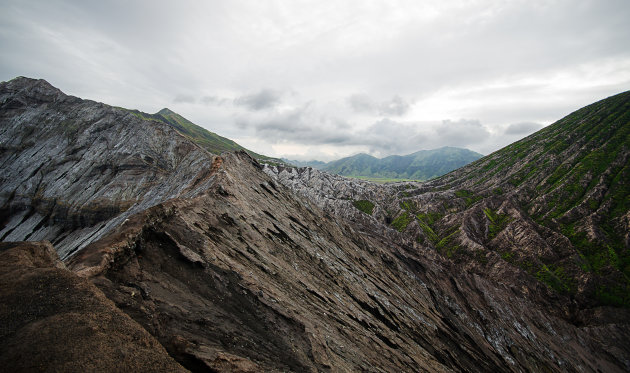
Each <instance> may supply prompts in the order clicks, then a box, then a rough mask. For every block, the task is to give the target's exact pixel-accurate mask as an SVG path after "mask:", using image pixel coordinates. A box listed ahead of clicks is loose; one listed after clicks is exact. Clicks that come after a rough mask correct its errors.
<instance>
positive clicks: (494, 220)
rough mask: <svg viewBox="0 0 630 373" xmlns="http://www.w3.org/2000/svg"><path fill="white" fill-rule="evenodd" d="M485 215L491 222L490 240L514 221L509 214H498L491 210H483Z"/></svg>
mask: <svg viewBox="0 0 630 373" xmlns="http://www.w3.org/2000/svg"><path fill="white" fill-rule="evenodd" d="M483 212H484V214H486V217H487V218H488V220H489V221H490V224H489V230H490V232H489V233H488V238H489V239H493V238H494V237H496V236H497V235H498V234H499V232H501V231H502V230H503V229H505V227H506V226H507V225H508V223H509V222H510V221H512V217H511V216H510V215H508V214H497V213H496V212H495V211H493V210H492V209H490V208H485V209H483Z"/></svg>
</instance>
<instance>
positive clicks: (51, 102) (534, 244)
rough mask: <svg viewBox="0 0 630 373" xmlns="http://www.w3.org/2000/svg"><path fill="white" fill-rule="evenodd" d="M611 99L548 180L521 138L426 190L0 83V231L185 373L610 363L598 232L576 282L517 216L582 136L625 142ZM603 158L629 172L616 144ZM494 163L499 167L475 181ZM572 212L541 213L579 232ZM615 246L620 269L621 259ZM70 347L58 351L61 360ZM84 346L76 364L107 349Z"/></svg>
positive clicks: (620, 325) (613, 336) (552, 159)
mask: <svg viewBox="0 0 630 373" xmlns="http://www.w3.org/2000/svg"><path fill="white" fill-rule="evenodd" d="M613 101H614V100H613ZM627 101H628V97H626V96H623V97H622V98H621V99H620V100H619V102H618V105H617V106H615V108H613V107H612V106H610V105H608V104H609V102H607V101H604V102H603V103H601V104H600V105H599V106H597V107H596V110H594V111H593V113H592V115H591V114H589V115H586V116H585V115H583V113H581V114H580V115H578V116H577V117H575V118H574V119H575V120H573V119H571V120H570V122H571V123H583V124H584V125H585V128H584V129H585V131H586V132H585V133H584V135H580V136H575V137H570V139H571V142H570V143H566V144H565V145H567V147H566V148H564V149H563V150H561V151H559V152H558V153H557V154H556V153H552V152H550V153H549V154H550V155H549V162H548V163H547V165H548V168H542V167H541V166H542V164H544V161H545V159H546V158H545V159H542V158H544V157H542V156H541V157H542V158H541V159H540V161H541V166H540V167H538V169H537V170H538V171H539V172H540V175H539V176H540V177H538V176H536V173H535V172H534V173H532V174H531V175H530V174H529V172H530V171H531V168H532V166H527V165H528V164H530V163H532V161H533V160H534V158H535V157H536V155H537V154H539V151H538V150H537V149H538V148H537V147H538V146H539V147H540V149H541V150H540V151H545V144H544V143H543V142H541V141H532V144H533V145H527V146H525V145H522V148H519V147H518V146H517V147H515V148H509V149H508V150H505V151H504V152H499V153H496V154H495V155H490V156H487V157H485V158H483V159H482V160H479V161H476V162H475V163H473V164H471V165H469V166H467V167H465V168H463V169H459V170H456V171H453V172H451V173H449V174H447V175H445V176H442V177H441V178H438V179H435V180H431V181H429V182H425V183H418V182H399V183H391V184H384V185H381V184H376V183H370V182H366V181H362V180H358V179H348V178H345V177H342V176H338V175H333V174H329V173H326V172H321V171H318V170H315V169H312V168H294V167H285V166H284V165H281V164H279V165H270V164H266V165H261V164H260V163H259V162H257V161H256V160H255V159H254V158H252V157H251V156H250V155H248V154H247V153H246V152H243V151H239V152H235V153H233V152H226V153H223V154H222V155H220V156H218V155H213V154H210V153H209V152H208V151H207V150H205V149H203V148H202V147H201V146H199V145H198V144H196V143H194V142H193V141H192V140H191V139H190V138H188V137H186V136H183V135H182V134H181V133H180V132H179V131H176V130H175V129H174V128H173V127H172V126H171V125H168V124H166V123H163V122H161V121H148V120H143V119H142V118H138V117H137V116H135V115H133V114H131V113H129V112H127V111H124V110H121V109H117V108H112V107H108V106H107V105H104V104H99V103H95V102H91V101H85V100H81V99H78V98H74V97H70V96H65V95H63V94H62V93H60V91H59V92H58V91H55V90H53V89H51V88H50V87H47V86H44V85H42V84H40V85H38V84H35V83H33V82H32V81H29V80H15V81H10V82H6V83H2V84H0V140H1V141H0V144H1V145H2V146H1V147H0V150H1V151H0V167H1V170H2V172H1V173H0V177H2V183H0V186H2V189H0V198H1V199H0V206H1V207H2V210H1V211H2V214H0V218H1V219H0V233H1V235H2V240H6V239H7V238H13V237H16V238H18V239H28V240H32V241H39V240H43V239H49V240H51V241H52V242H53V245H54V246H55V248H56V250H57V251H58V253H60V254H65V255H63V258H64V262H65V263H66V266H67V267H68V268H70V269H71V271H72V273H71V275H72V276H74V277H76V278H78V277H82V278H83V279H84V280H86V281H89V282H91V283H92V284H93V285H95V286H96V287H98V289H99V290H100V291H101V292H102V293H103V294H104V295H105V296H106V297H107V298H108V299H109V300H110V301H111V302H113V304H114V305H115V307H116V309H118V310H120V311H121V312H124V313H125V314H127V315H128V316H129V317H131V318H132V319H133V320H134V322H135V323H137V324H138V325H140V326H141V327H142V328H144V329H145V330H146V331H147V332H148V333H149V334H151V335H152V336H153V337H154V338H155V339H156V340H157V341H158V342H159V343H160V344H161V345H162V346H163V347H164V349H165V350H166V352H167V353H168V354H169V355H170V356H171V357H172V358H174V359H175V360H176V361H177V362H178V363H179V364H181V365H182V366H184V367H185V368H186V369H189V370H191V371H249V372H253V371H313V372H314V371H427V372H436V371H444V372H446V371H473V372H477V371H479V372H481V371H505V372H514V371H536V372H538V371H552V372H556V371H557V372H561V371H593V372H596V371H607V372H608V371H610V372H622V371H627V370H629V369H630V365H629V363H628V361H630V346H628V345H627V343H625V342H626V341H627V340H628V338H630V309H628V308H624V307H622V306H619V305H618V304H617V303H615V302H612V303H606V302H605V301H604V300H602V299H599V298H598V297H597V291H598V289H599V287H598V286H600V285H604V286H606V285H607V284H613V285H614V284H615V283H618V282H619V279H618V278H617V277H618V272H619V270H618V269H617V267H616V266H615V264H614V263H613V261H614V260H612V259H614V258H613V256H612V255H610V254H609V251H608V249H607V248H606V246H605V244H603V243H600V242H599V241H597V240H595V241H593V242H594V244H595V245H597V246H596V248H597V252H601V253H608V254H609V255H608V256H607V257H606V260H607V261H606V263H605V264H606V265H605V266H603V267H601V268H599V270H598V271H595V270H594V269H593V270H582V269H581V267H580V266H579V264H580V261H581V260H582V259H581V258H580V255H579V248H577V249H576V246H575V245H574V244H573V243H572V241H571V240H570V239H569V238H567V236H565V235H564V233H563V231H562V229H560V227H559V225H554V224H549V225H548V226H547V225H545V224H546V223H545V219H544V216H543V219H539V220H540V221H536V219H534V218H532V216H534V215H535V213H536V211H538V210H537V209H536V207H537V206H544V207H545V208H546V206H547V205H546V204H543V203H542V202H541V201H543V202H544V201H546V200H545V199H544V198H543V199H542V200H539V199H537V198H536V197H538V196H543V197H544V196H545V195H546V194H549V193H552V192H553V190H551V189H550V190H547V189H545V188H544V186H545V185H546V184H540V180H543V179H547V178H548V177H549V176H550V175H553V173H554V170H555V169H557V168H558V167H559V166H560V165H562V164H565V163H567V162H568V163H567V165H568V167H567V169H566V170H565V169H564V168H561V169H562V170H564V171H566V172H567V173H566V174H562V175H560V179H559V180H561V182H564V181H570V180H571V177H574V176H572V175H574V174H576V173H577V174H578V176H579V177H577V178H578V180H582V177H583V174H582V173H581V168H580V165H579V164H578V163H579V162H577V161H576V163H575V165H574V163H572V161H573V160H579V159H582V160H583V159H587V158H588V156H589V154H591V153H592V152H590V151H589V150H596V148H595V147H594V146H593V144H591V143H590V142H588V141H587V140H588V139H589V138H592V136H590V135H588V128H600V129H601V128H604V129H606V128H613V129H615V131H613V132H614V133H613V132H610V131H609V132H610V133H608V135H606V136H604V137H602V138H601V139H600V140H601V141H603V142H604V143H605V142H606V141H605V140H606V139H611V138H615V139H618V137H619V136H618V134H624V133H625V132H624V131H625V129H626V128H627V127H628V123H627V122H626V121H625V119H624V118H626V116H624V115H626V114H627V111H628V110H629V109H628V108H627V106H626V103H627ZM607 118H608V119H610V120H609V121H607ZM587 119H588V120H587ZM563 123H564V122H563ZM567 123H568V122H567ZM602 123H603V124H602ZM567 126H568V127H571V128H572V127H574V125H573V124H571V125H569V124H567ZM556 129H557V126H556V127H552V130H551V132H553V131H556ZM619 131H621V132H619ZM551 132H546V133H544V135H545V138H548V139H549V141H550V143H549V144H548V145H549V146H550V147H553V143H554V141H552V140H554V139H556V140H557V138H556V137H554V136H551V134H553V133H556V132H553V133H551ZM567 134H568V135H571V131H569V132H568V133H567ZM558 136H559V137H560V138H564V133H561V132H558ZM130 138H131V139H133V142H131V141H128V140H127V139H130ZM581 139H585V140H584V141H586V142H584V141H583V140H581ZM573 140H575V141H573ZM595 140H597V139H595ZM613 145H614V144H613ZM531 146H534V147H531ZM582 148H584V149H582ZM581 149H582V150H583V153H580V151H581ZM605 149H606V151H605V152H603V153H605V154H611V156H613V155H614V157H615V159H618V160H619V162H620V161H623V160H626V159H627V153H628V147H627V144H626V143H625V142H622V143H621V144H617V145H615V146H613V147H612V148H610V149H609V148H605ZM614 149H617V150H618V151H617V152H613V151H609V150H614ZM528 150H530V151H528ZM534 150H535V151H534ZM547 151H548V150H547ZM521 152H522V153H523V154H524V155H523V158H518V157H516V156H517V155H518V154H520V153H521ZM512 153H514V154H515V156H514V162H513V163H512V164H509V162H512V158H510V157H511V156H512ZM493 154H494V153H493ZM497 154H498V155H497ZM505 154H508V155H509V156H508V155H505ZM580 154H582V155H580ZM504 155H505V156H504ZM493 160H494V161H495V162H494V163H493V165H492V167H495V168H499V167H501V165H502V164H505V166H504V167H503V168H502V169H500V170H496V169H493V170H491V171H494V173H493V174H492V173H488V174H485V173H484V172H485V171H484V170H483V169H484V168H485V167H489V166H488V165H489V164H490V163H492V161H493ZM607 160H608V159H607V158H604V159H602V160H601V162H599V161H598V162H594V163H591V165H598V164H606V168H605V169H604V170H603V171H602V172H601V173H596V172H592V173H591V174H592V175H596V174H597V175H599V178H597V180H600V179H601V180H604V182H603V184H601V185H599V184H598V183H597V182H595V183H594V185H593V188H586V187H588V186H589V185H590V182H589V183H588V184H585V188H586V189H587V190H590V191H593V190H595V191H597V190H601V191H602V192H603V193H604V196H605V195H606V192H608V191H611V190H613V188H612V186H611V185H612V181H614V180H616V179H615V178H616V175H619V172H617V173H616V174H615V176H610V175H612V174H613V172H609V171H610V170H611V167H617V166H615V164H616V163H619V162H617V161H615V162H613V163H611V164H607V163H606V162H607ZM534 163H535V162H534ZM535 164H537V163H535ZM554 166H555V167H554ZM574 166H575V167H574ZM545 167H547V166H545ZM551 167H553V169H551ZM489 168H490V167H489ZM476 170H479V174H475V171H476ZM620 170H621V171H623V170H624V168H623V164H622V167H621V169H620ZM609 174H610V175H609ZM520 175H524V176H525V177H520ZM527 175H529V176H527ZM606 175H609V176H610V177H609V176H606ZM621 175H622V176H623V177H624V178H621V179H619V180H622V181H624V180H626V179H625V175H626V174H624V173H623V172H622V173H621ZM593 177H595V176H593ZM602 177H603V179H602ZM510 181H512V183H510ZM608 181H611V182H610V183H609V182H608ZM539 185H542V187H541V188H540V190H538V189H537V188H536V187H537V186H539ZM552 185H553V184H552ZM621 185H622V186H624V185H625V181H624V182H623V183H621ZM556 189H557V188H556ZM621 190H622V191H621V195H622V196H626V197H627V195H628V193H627V191H626V190H625V189H623V188H622V189H621ZM566 191H567V194H566V195H565V194H562V196H563V199H566V200H570V201H573V196H574V193H575V191H573V190H572V189H570V188H567V189H566ZM591 194H592V195H595V194H594V193H591V192H589V194H588V195H587V197H588V198H586V199H584V201H585V202H584V203H585V205H586V206H588V204H589V200H590V199H592V198H591V197H589V196H591ZM576 196H577V195H576ZM576 198H578V197H576ZM580 198H581V197H580ZM608 200H610V199H608ZM576 201H577V202H579V204H582V201H583V200H582V199H579V200H577V199H576ZM601 201H602V203H601V204H600V206H597V207H596V208H595V207H594V208H593V211H592V212H591V213H589V214H587V215H585V216H586V218H587V219H586V220H585V221H586V223H587V224H588V227H598V226H599V224H600V223H601V222H608V221H611V218H612V219H618V220H616V221H618V222H619V223H624V224H625V220H624V219H626V217H627V215H628V212H627V210H624V209H626V207H625V206H626V205H625V204H624V203H621V204H615V203H616V202H615V203H612V202H606V200H605V198H602V199H601ZM621 201H622V202H623V200H621ZM530 202H531V203H532V206H528V204H529V203H530ZM602 206H603V207H602ZM605 206H609V207H608V208H606V207H605ZM615 206H618V207H615ZM96 207H98V208H96ZM569 207H570V208H569V209H568V210H565V209H564V208H562V209H556V210H551V211H552V212H553V211H556V212H559V215H558V216H556V217H552V218H551V219H550V221H551V222H552V223H553V222H554V221H553V219H556V222H557V224H563V223H571V222H572V220H571V219H577V220H578V221H582V220H583V219H582V217H583V216H584V215H582V214H581V213H580V211H583V210H581V209H574V208H573V207H571V206H569ZM617 210H618V212H619V213H617V212H615V211H617ZM530 211H531V213H530ZM572 211H573V212H572ZM615 216H617V218H615ZM589 219H590V220H589ZM591 220H592V221H593V222H591ZM598 222H600V223H598ZM615 224H617V223H614V224H613V225H614V226H615V229H619V228H620V227H618V226H617V225H615ZM598 229H599V228H598ZM622 233H623V231H622ZM20 237H21V238H20ZM70 242H72V243H73V245H70V246H68V243H70ZM43 247H48V248H50V246H49V245H46V244H44V245H43ZM46 250H48V249H46ZM614 250H615V253H616V254H617V259H618V260H625V259H623V258H625V257H623V255H625V253H626V252H627V251H628V247H627V246H624V247H621V248H620V251H616V250H617V247H615V248H614ZM624 250H625V251H624ZM68 254H71V255H68ZM609 259H610V260H609ZM3 260H4V257H0V262H2V261H3ZM528 261H529V262H531V266H527V265H526V263H527V262H528ZM7 265H9V266H10V265H11V264H10V263H9V264H7ZM561 269H562V270H561ZM574 270H575V271H577V272H574ZM579 271H582V272H579ZM563 273H564V275H563ZM68 275H70V274H68ZM574 275H579V276H578V277H577V278H573V277H572V276H574ZM567 278H568V279H570V280H571V281H576V282H575V284H576V286H575V288H569V290H571V289H575V291H567V289H565V287H564V285H565V283H569V284H571V283H572V282H567V281H565V279H567ZM606 281H610V282H606ZM58 290H59V291H60V294H63V291H64V288H61V289H58ZM68 294H70V291H69V290H68ZM613 295H614V294H613ZM41 296H42V297H43V299H49V298H46V297H47V296H49V297H50V296H52V294H48V295H46V293H42V295H41ZM82 312H83V313H82ZM85 312H86V311H84V310H77V313H78V315H79V316H81V315H84V313H85ZM18 315H19V316H16V320H17V317H19V318H20V319H19V320H18V321H19V322H20V323H22V322H24V323H30V322H32V320H31V319H29V318H28V312H20V313H18ZM97 321H98V320H97ZM104 321H105V320H100V321H99V322H104ZM39 325H42V324H39ZM99 325H101V324H98V323H97V324H96V325H95V327H96V328H97V329H96V330H99V329H98V328H99V327H100V326H99ZM102 325H103V327H105V324H102ZM74 327H77V328H80V325H73V324H72V323H71V324H69V325H68V330H69V331H73V328H74ZM77 330H78V329H77ZM0 338H2V339H4V338H6V337H5V335H4V334H0ZM73 342H74V341H73V340H72V339H69V338H66V339H63V340H55V347H56V348H58V349H59V351H61V352H63V351H64V349H67V350H66V351H67V353H68V354H69V353H70V352H71V348H72V346H73ZM36 343H37V345H36V346H32V348H33V349H36V350H37V351H40V350H44V351H45V350H46V349H49V348H50V344H48V345H47V343H50V341H46V340H37V341H36ZM7 351H8V350H4V349H3V350H2V351H0V360H2V359H3V357H4V356H8V355H5V354H8V353H13V352H10V351H9V352H7ZM90 353H92V354H93V355H90ZM99 353H101V352H100V351H99V350H98V349H95V350H94V351H85V352H83V353H82V354H87V355H88V356H87V359H109V358H112V359H115V358H116V357H117V356H118V355H116V351H104V352H103V354H104V355H101V356H99ZM83 356H84V357H86V356H85V355H83ZM118 358H119V357H118ZM27 359H28V356H26V357H24V358H23V359H22V360H20V362H23V361H24V360H27ZM2 361H4V360H2Z"/></svg>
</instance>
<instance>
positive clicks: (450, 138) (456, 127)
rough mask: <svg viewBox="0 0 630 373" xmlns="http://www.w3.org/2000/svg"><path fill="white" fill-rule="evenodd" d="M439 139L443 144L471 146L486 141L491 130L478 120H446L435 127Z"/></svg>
mask: <svg viewBox="0 0 630 373" xmlns="http://www.w3.org/2000/svg"><path fill="white" fill-rule="evenodd" d="M435 131H436V133H437V135H438V136H439V138H438V139H436V140H438V141H439V142H440V143H441V144H443V145H451V146H471V145H476V144H479V143H482V142H484V141H485V140H486V139H487V138H488V137H490V131H489V130H488V129H487V128H486V127H485V126H483V125H482V124H481V123H480V122H479V121H478V120H466V119H460V120H458V121H450V120H444V121H442V123H441V124H440V125H438V126H436V127H435Z"/></svg>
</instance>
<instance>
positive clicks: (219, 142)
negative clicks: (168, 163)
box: [126, 108, 282, 163]
mask: <svg viewBox="0 0 630 373" xmlns="http://www.w3.org/2000/svg"><path fill="white" fill-rule="evenodd" d="M126 110H127V111H129V112H130V113H132V114H134V115H136V116H138V117H140V118H142V119H145V120H157V121H159V122H162V123H165V124H168V125H169V126H171V127H173V128H175V129H176V130H177V131H178V132H179V133H181V134H182V135H183V136H185V137H187V138H189V139H190V140H192V141H193V142H195V143H197V144H198V145H199V146H201V147H202V148H204V149H206V150H207V151H209V152H210V153H213V154H221V153H223V152H226V151H237V150H244V151H246V152H247V153H248V154H249V155H251V156H252V157H253V158H256V159H257V160H259V161H265V162H269V161H271V162H272V163H282V162H280V161H279V160H278V159H275V158H270V157H267V156H264V155H261V154H258V153H255V152H253V151H251V150H248V149H245V148H244V147H242V146H241V145H239V144H237V143H236V142H234V141H232V140H230V139H228V138H225V137H223V136H219V135H217V134H216V133H213V132H210V131H208V130H206V129H204V128H202V127H200V126H198V125H196V124H194V123H193V122H191V121H189V120H188V119H186V118H184V117H182V116H181V115H179V114H177V113H175V112H173V111H171V110H169V109H166V108H165V109H162V110H160V111H158V112H157V113H155V114H147V113H143V112H141V111H138V110H129V109H126Z"/></svg>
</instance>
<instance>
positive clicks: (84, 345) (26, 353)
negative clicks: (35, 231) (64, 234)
mask: <svg viewBox="0 0 630 373" xmlns="http://www.w3.org/2000/svg"><path fill="white" fill-rule="evenodd" d="M0 366H2V370H3V371H7V372H113V371H117V372H132V371H135V372H138V371H148V370H150V371H153V372H185V371H186V370H185V369H183V368H182V367H181V366H180V365H179V364H177V363H176V362H175V360H173V359H172V358H171V357H170V356H169V355H168V354H167V353H166V351H165V350H164V348H163V347H162V346H161V345H160V343H159V342H158V341H157V340H156V339H155V338H153V337H152V336H151V335H150V334H149V333H148V332H147V331H146V330H144V329H143V328H142V327H141V326H140V325H138V324H137V323H136V322H135V321H133V320H132V319H131V318H130V317H129V316H127V315H126V314H125V313H123V312H122V311H120V310H119V309H118V308H116V307H115V306H114V304H113V303H112V302H111V301H110V300H109V299H107V298H106V297H105V295H103V293H102V292H101V291H100V290H98V289H97V288H96V287H95V286H94V285H93V284H92V283H91V282H89V281H87V280H85V279H82V278H79V277H78V276H76V275H75V274H74V273H72V272H70V271H68V270H67V269H66V267H65V265H64V264H63V263H62V262H61V261H60V260H59V257H58V256H57V253H56V252H55V250H54V248H53V247H52V246H51V245H50V243H32V242H21V243H0Z"/></svg>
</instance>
